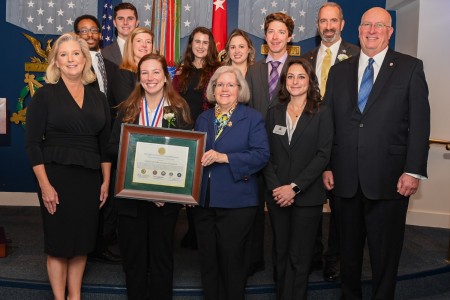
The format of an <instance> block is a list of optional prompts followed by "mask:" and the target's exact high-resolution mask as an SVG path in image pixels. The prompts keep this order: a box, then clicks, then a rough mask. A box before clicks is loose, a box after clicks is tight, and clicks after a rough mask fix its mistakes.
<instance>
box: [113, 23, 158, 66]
mask: <svg viewBox="0 0 450 300" xmlns="http://www.w3.org/2000/svg"><path fill="white" fill-rule="evenodd" d="M140 33H148V34H150V36H151V37H152V42H153V40H154V35H153V32H152V31H151V30H150V29H148V28H147V27H136V28H135V29H133V31H131V33H130V35H129V36H128V38H127V40H126V42H125V46H124V47H123V57H122V64H121V65H120V69H124V70H128V71H131V72H134V73H136V72H137V65H138V63H139V62H135V61H134V51H133V41H134V39H135V37H136V35H138V34H140ZM152 52H153V49H152V51H151V52H150V53H152Z"/></svg>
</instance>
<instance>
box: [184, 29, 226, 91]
mask: <svg viewBox="0 0 450 300" xmlns="http://www.w3.org/2000/svg"><path fill="white" fill-rule="evenodd" d="M197 33H202V34H206V35H208V37H209V46H208V53H207V55H206V58H205V60H204V62H203V68H202V75H201V76H200V81H199V82H198V84H197V86H196V87H195V89H196V90H204V89H205V88H206V85H207V84H208V82H209V78H210V77H211V75H212V74H213V73H214V71H215V70H216V69H217V68H218V67H219V61H218V56H219V54H218V53H217V47H216V42H215V41H214V36H213V35H212V33H211V30H209V29H208V28H206V27H197V28H195V29H194V30H193V31H192V33H191V34H190V35H189V40H188V44H187V46H186V50H185V51H184V55H183V59H182V60H181V63H180V64H179V66H178V69H179V70H180V71H179V74H178V87H179V90H180V91H181V92H185V91H186V90H187V88H188V82H189V80H190V79H191V77H192V76H191V75H192V73H193V71H194V70H195V69H196V67H195V66H194V59H195V57H194V53H193V52H192V42H193V41H194V36H195V35H196V34H197Z"/></svg>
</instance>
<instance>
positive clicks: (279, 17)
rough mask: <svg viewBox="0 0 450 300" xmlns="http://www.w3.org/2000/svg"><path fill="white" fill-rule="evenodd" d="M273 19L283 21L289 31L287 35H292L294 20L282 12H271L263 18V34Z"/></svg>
mask: <svg viewBox="0 0 450 300" xmlns="http://www.w3.org/2000/svg"><path fill="white" fill-rule="evenodd" d="M273 21H278V22H281V23H284V25H286V27H287V30H288V33H289V34H288V36H292V34H293V33H294V26H295V24H294V20H292V18H291V17H290V16H288V15H287V14H285V13H282V12H277V13H271V14H270V15H268V16H267V17H266V19H265V20H264V35H266V34H267V29H268V28H269V24H270V23H272V22H273Z"/></svg>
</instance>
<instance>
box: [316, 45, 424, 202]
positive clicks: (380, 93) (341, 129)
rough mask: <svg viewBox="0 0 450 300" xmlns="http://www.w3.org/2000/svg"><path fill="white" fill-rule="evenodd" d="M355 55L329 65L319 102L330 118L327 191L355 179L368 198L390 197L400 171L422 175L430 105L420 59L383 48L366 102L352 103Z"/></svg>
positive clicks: (338, 191)
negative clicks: (331, 183)
mask: <svg viewBox="0 0 450 300" xmlns="http://www.w3.org/2000/svg"><path fill="white" fill-rule="evenodd" d="M358 64H359V55H357V56H354V57H351V58H349V59H347V60H345V61H343V62H341V63H339V64H336V65H335V66H333V67H332V68H331V70H330V73H329V76H328V81H327V88H326V94H325V100H324V101H325V102H326V103H328V104H329V106H330V108H331V110H332V115H333V119H334V128H335V129H334V141H333V150H332V155H331V163H330V166H331V170H332V171H333V175H334V183H335V187H334V189H333V193H334V194H335V195H337V196H340V197H345V198H349V197H352V196H354V195H355V193H356V191H357V188H358V185H360V186H361V189H362V192H363V193H364V195H365V196H366V197H367V198H369V199H395V198H399V197H401V196H400V194H398V193H397V182H398V179H399V177H400V176H401V174H402V173H404V172H407V173H413V174H418V175H422V176H427V158H428V139H429V134H430V107H429V103H428V86H427V83H426V80H425V74H424V72H423V63H422V61H421V60H419V59H417V58H414V57H411V56H409V55H405V54H401V53H398V52H395V51H393V50H388V52H387V54H386V57H385V58H384V61H383V63H382V66H381V68H380V72H379V74H378V76H377V78H376V80H375V82H374V85H373V88H372V91H371V93H370V95H369V99H368V102H367V104H366V107H365V109H364V112H363V113H361V112H360V111H359V109H358V105H357V101H358Z"/></svg>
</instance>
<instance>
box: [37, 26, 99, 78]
mask: <svg viewBox="0 0 450 300" xmlns="http://www.w3.org/2000/svg"><path fill="white" fill-rule="evenodd" d="M68 41H74V42H77V43H78V44H79V45H80V49H81V52H82V53H83V56H84V58H85V59H86V63H85V64H84V68H83V76H82V78H81V79H82V81H83V84H89V83H91V82H94V81H95V80H96V79H97V77H96V76H95V73H94V72H92V70H91V67H92V62H91V54H90V53H89V46H88V44H87V43H86V41H85V40H83V39H82V38H80V37H79V36H78V35H77V34H75V33H74V32H69V33H65V34H63V35H61V36H60V37H59V38H58V39H57V40H56V42H55V43H54V44H53V47H52V50H51V51H50V54H49V55H48V61H49V63H48V67H47V70H46V72H45V82H47V83H52V84H55V83H57V82H58V81H59V79H60V78H61V70H60V69H59V68H58V66H57V65H56V59H57V56H58V52H59V48H60V47H61V44H63V43H65V42H68Z"/></svg>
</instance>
